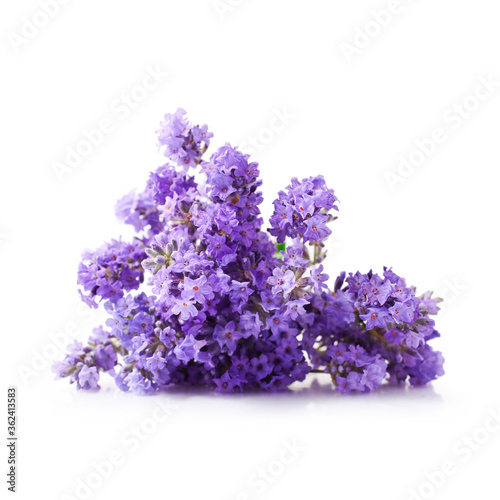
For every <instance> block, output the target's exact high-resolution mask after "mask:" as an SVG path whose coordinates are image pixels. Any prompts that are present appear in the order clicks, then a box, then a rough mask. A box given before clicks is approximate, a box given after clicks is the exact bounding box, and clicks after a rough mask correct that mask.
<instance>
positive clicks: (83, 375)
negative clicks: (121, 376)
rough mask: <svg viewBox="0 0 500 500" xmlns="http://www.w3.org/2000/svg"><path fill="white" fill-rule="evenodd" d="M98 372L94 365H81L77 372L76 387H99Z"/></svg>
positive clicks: (86, 388)
mask: <svg viewBox="0 0 500 500" xmlns="http://www.w3.org/2000/svg"><path fill="white" fill-rule="evenodd" d="M98 382H99V373H98V371H97V368H96V367H95V366H91V367H89V366H87V365H83V366H82V367H81V369H80V372H79V373H78V379H77V386H78V389H84V390H90V389H99V384H98Z"/></svg>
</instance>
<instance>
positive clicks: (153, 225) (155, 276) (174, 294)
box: [54, 110, 443, 393]
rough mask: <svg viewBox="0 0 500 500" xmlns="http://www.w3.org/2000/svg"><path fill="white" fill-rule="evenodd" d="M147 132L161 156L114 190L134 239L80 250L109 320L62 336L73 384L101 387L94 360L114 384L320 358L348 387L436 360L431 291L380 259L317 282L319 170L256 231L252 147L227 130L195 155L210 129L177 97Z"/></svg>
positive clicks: (237, 381)
mask: <svg viewBox="0 0 500 500" xmlns="http://www.w3.org/2000/svg"><path fill="white" fill-rule="evenodd" d="M158 137H159V143H160V146H161V147H164V148H165V150H164V153H165V156H167V158H168V160H169V162H168V163H167V164H165V165H162V166H160V167H159V168H158V169H157V170H156V171H154V172H152V173H151V174H150V177H149V179H148V182H147V184H146V188H145V189H144V190H143V191H142V192H140V193H135V192H134V193H130V194H129V195H127V196H125V197H124V198H122V199H121V200H120V201H119V202H118V205H117V216H118V218H119V219H120V220H121V221H123V222H125V223H127V224H130V225H132V226H133V228H134V229H135V231H136V233H137V234H136V236H135V238H134V239H133V240H132V241H131V242H129V243H126V242H124V241H122V240H121V239H120V240H112V241H111V242H110V243H108V244H106V245H104V246H103V247H101V248H100V249H98V250H97V251H95V252H93V253H87V254H85V255H84V257H83V261H82V263H81V264H80V268H79V272H78V284H79V285H80V286H81V288H82V289H81V290H80V294H81V296H82V299H83V300H84V301H85V302H86V303H87V304H88V305H89V306H91V307H98V305H99V304H101V303H102V305H103V307H104V309H105V311H106V312H107V314H108V319H107V321H106V324H105V325H104V326H102V327H99V328H97V329H95V330H94V331H93V333H92V335H91V337H90V339H89V341H88V343H87V345H86V346H84V345H83V344H81V343H78V342H75V343H74V344H73V345H72V346H70V348H69V351H68V354H67V355H66V357H65V359H64V360H63V361H62V362H60V363H57V364H56V365H55V366H54V370H55V372H56V374H57V376H58V377H69V378H70V381H71V382H76V384H77V387H78V388H79V389H97V388H99V385H98V384H99V377H100V374H101V373H102V372H106V373H108V374H109V375H111V376H112V377H113V378H114V379H115V382H116V384H117V386H118V387H119V388H120V389H122V390H124V391H127V390H133V391H135V392H140V393H149V392H153V391H156V390H159V389H163V388H166V387H168V386H170V385H173V384H185V385H198V386H207V387H210V388H212V389H214V390H215V391H217V392H240V391H246V390H258V389H263V390H267V391H278V390H284V389H286V388H287V387H289V386H290V385H291V384H292V383H293V382H296V381H302V380H304V378H305V377H306V375H307V374H308V373H309V372H311V371H321V372H325V373H328V374H330V376H331V379H332V382H333V383H334V385H335V387H336V390H337V391H339V392H341V393H349V392H352V391H357V392H370V391H372V390H374V389H376V388H377V387H378V386H380V385H381V384H382V382H383V381H384V380H386V379H390V380H395V381H396V382H404V381H406V380H409V382H410V383H411V384H414V385H416V384H424V383H426V382H428V381H430V380H433V379H435V378H437V377H438V376H440V375H442V374H443V370H442V364H443V358H442V356H441V354H440V353H438V352H435V351H433V350H432V349H431V348H430V347H429V345H428V341H429V340H431V339H433V338H435V337H437V336H438V333H437V331H436V330H435V329H434V321H433V320H432V319H431V318H430V315H432V314H435V313H437V311H438V307H437V302H438V300H437V299H433V298H432V296H431V294H429V293H427V294H425V295H423V296H420V297H417V296H416V295H415V289H414V288H413V287H408V286H407V285H406V283H405V281H404V280H403V279H402V278H400V277H399V276H397V275H396V274H395V273H394V272H393V271H392V270H390V269H384V273H383V277H380V276H378V275H376V274H373V273H372V272H371V271H370V272H369V273H368V274H361V273H359V272H357V273H356V274H350V275H349V276H348V277H346V274H345V273H342V274H341V275H340V276H339V277H338V278H337V280H336V281H335V283H334V286H333V289H330V288H329V286H328V275H327V274H325V273H324V268H323V265H322V264H321V262H322V261H323V260H324V258H325V256H326V251H325V240H326V238H327V237H328V236H329V235H330V233H331V230H330V228H329V227H328V226H327V224H328V223H330V222H331V221H333V220H334V219H335V217H334V216H333V215H332V214H331V211H332V210H338V207H337V206H336V202H337V197H336V196H335V193H334V191H333V190H332V189H329V188H328V187H327V186H326V183H325V180H324V179H323V177H321V176H318V177H310V178H307V179H303V180H302V181H299V180H298V179H296V178H294V179H292V181H291V183H290V185H289V186H288V187H287V188H286V191H281V192H280V193H279V196H278V199H277V200H276V201H275V202H274V213H273V215H272V216H271V219H270V228H269V229H268V230H267V231H266V230H263V227H262V226H263V222H264V221H263V219H262V217H261V213H260V208H259V206H260V204H261V203H262V194H261V192H260V191H259V187H260V185H261V180H260V179H259V169H258V165H257V163H255V162H251V161H250V159H249V156H248V155H245V154H243V153H241V152H240V151H239V150H238V149H237V148H233V147H232V146H230V145H229V144H226V145H224V146H222V147H220V148H219V149H218V150H216V151H215V152H214V153H213V154H212V155H211V156H210V158H209V159H204V158H203V155H204V153H205V150H206V149H207V147H208V145H209V141H210V139H211V137H212V134H211V133H210V132H209V131H208V129H207V126H206V125H203V126H201V127H200V126H198V125H196V126H194V125H192V124H191V123H189V121H188V120H187V118H186V116H185V112H184V111H183V110H178V111H177V112H176V113H174V114H173V115H166V116H165V121H164V122H162V124H161V128H160V130H159V131H158ZM197 167H198V168H199V172H198V173H195V174H193V175H189V169H190V168H197Z"/></svg>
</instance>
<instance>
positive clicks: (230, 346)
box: [214, 321, 243, 354]
mask: <svg viewBox="0 0 500 500" xmlns="http://www.w3.org/2000/svg"><path fill="white" fill-rule="evenodd" d="M242 336H243V335H242V333H241V332H239V331H238V330H236V326H235V324H234V321H230V322H229V323H226V324H225V325H224V326H221V325H216V326H215V330H214V339H215V340H217V342H218V343H219V345H220V346H221V348H226V349H227V351H228V352H229V354H232V353H233V352H234V351H235V349H236V341H237V340H239V339H241V338H242Z"/></svg>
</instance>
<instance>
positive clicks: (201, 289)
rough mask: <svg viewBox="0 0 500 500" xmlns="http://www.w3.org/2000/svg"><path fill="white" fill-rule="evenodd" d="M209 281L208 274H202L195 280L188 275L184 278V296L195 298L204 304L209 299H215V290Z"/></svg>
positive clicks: (190, 298) (189, 298) (185, 297)
mask: <svg viewBox="0 0 500 500" xmlns="http://www.w3.org/2000/svg"><path fill="white" fill-rule="evenodd" d="M207 281H208V280H207V277H206V276H200V277H199V278H197V279H195V280H193V279H191V278H188V277H186V278H184V289H183V291H182V298H183V299H187V300H194V301H195V302H198V303H199V304H204V303H205V301H206V300H207V299H213V298H214V291H213V288H212V287H211V286H210V285H209V284H208V282H207Z"/></svg>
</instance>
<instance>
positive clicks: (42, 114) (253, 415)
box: [0, 0, 500, 500]
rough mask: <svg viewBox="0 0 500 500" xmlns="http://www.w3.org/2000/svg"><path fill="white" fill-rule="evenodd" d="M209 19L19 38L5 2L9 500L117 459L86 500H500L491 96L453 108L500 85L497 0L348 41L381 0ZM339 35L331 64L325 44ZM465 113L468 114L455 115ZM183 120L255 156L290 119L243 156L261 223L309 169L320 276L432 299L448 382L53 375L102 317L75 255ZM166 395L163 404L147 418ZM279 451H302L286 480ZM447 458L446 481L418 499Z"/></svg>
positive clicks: (155, 17)
mask: <svg viewBox="0 0 500 500" xmlns="http://www.w3.org/2000/svg"><path fill="white" fill-rule="evenodd" d="M220 3H221V5H226V7H227V9H226V10H224V9H223V8H222V10H219V11H217V9H215V8H214V5H213V3H212V1H211V0H199V1H184V2H181V1H165V0H164V1H159V0H158V1H152V0H150V1H144V2H131V1H118V0H107V1H105V2H102V1H100V2H98V1H96V0H87V1H85V2H83V1H76V0H73V1H70V2H69V3H68V4H67V5H64V6H60V8H59V11H58V12H57V13H56V14H55V15H54V17H53V18H51V19H50V20H49V22H47V24H46V26H43V27H41V28H36V27H35V31H34V35H33V29H32V32H31V35H30V36H32V38H31V39H29V40H28V39H27V38H25V39H24V42H20V40H22V39H20V38H19V37H21V36H23V35H22V33H23V32H22V30H23V26H25V24H26V21H24V20H23V18H24V17H26V18H27V19H28V20H32V19H33V17H34V16H36V15H37V13H38V12H39V11H40V7H39V5H38V4H37V3H36V2H35V1H32V0H29V1H28V0H23V1H16V2H3V3H2V7H1V12H0V19H1V21H0V23H1V31H2V40H3V43H2V44H1V47H0V51H1V57H2V59H1V60H2V73H3V76H2V79H1V81H0V85H1V92H0V96H1V97H0V98H1V110H2V111H1V126H2V138H3V140H2V147H1V150H0V155H1V173H2V179H1V183H0V203H1V205H0V207H1V208H0V234H1V246H0V262H1V265H2V273H1V283H2V287H1V297H0V303H1V307H2V315H1V323H2V336H3V339H4V346H5V343H6V344H7V348H6V349H5V347H4V349H3V356H2V371H3V375H4V376H3V377H2V380H3V386H4V387H6V386H7V385H16V386H17V387H18V392H19V402H18V403H19V408H18V409H19V422H18V423H19V428H18V434H19V442H18V446H19V447H18V453H19V475H18V498H22V499H33V498H42V499H60V498H68V497H65V496H64V494H68V495H72V496H73V497H74V498H78V497H77V496H76V494H75V487H76V485H77V480H79V479H81V480H87V479H88V477H89V474H92V472H93V470H94V469H93V465H92V462H94V461H95V462H102V461H104V460H108V457H109V455H110V453H112V452H115V451H117V452H119V453H121V454H122V457H123V461H122V463H121V465H119V466H116V467H115V468H114V470H113V472H112V474H111V475H110V477H108V478H106V479H104V481H103V482H102V484H101V485H100V486H99V487H98V488H96V489H92V493H91V498H103V499H104V498H106V499H107V498H119V497H120V496H121V497H124V498H175V499H193V498H204V499H209V500H211V499H214V500H215V499H217V500H226V499H227V500H232V499H236V498H238V494H239V493H246V494H248V497H249V498H252V499H253V498H262V499H267V498H269V499H271V498H273V499H276V498H287V499H300V498H305V497H307V498H309V499H320V498H356V499H358V498H359V499H362V498H371V499H389V500H390V499H407V498H410V494H411V493H410V492H411V490H412V489H414V490H416V491H417V492H418V491H419V488H420V493H422V495H423V496H422V497H421V498H424V497H425V496H426V495H427V498H430V497H432V498H438V499H454V500H455V499H461V498H471V497H472V496H474V497H479V498H484V497H485V494H483V493H481V491H483V492H485V491H489V496H488V498H497V497H498V495H499V487H498V462H499V459H500V456H499V451H500V447H499V439H500V437H499V435H498V434H500V433H499V432H497V433H495V432H494V429H496V428H497V427H498V426H497V427H495V428H494V427H492V426H491V425H493V424H492V421H491V420H488V415H489V412H490V411H496V412H497V413H498V411H499V410H500V397H499V389H498V382H499V374H498V351H499V348H500V341H499V328H498V321H497V313H498V305H497V302H496V300H497V297H498V286H499V273H498V266H497V258H498V255H499V239H498V215H499V210H498V181H499V175H498V168H499V161H500V152H499V149H498V137H499V133H500V121H499V116H500V115H499V111H500V97H499V96H498V95H497V94H500V87H497V88H496V89H493V91H492V92H491V95H490V96H489V97H487V98H485V99H484V100H483V101H481V102H479V103H478V102H477V101H475V100H474V99H473V98H471V99H468V98H469V97H470V96H473V95H474V93H475V91H476V88H477V86H478V85H479V83H480V79H481V78H484V79H492V80H493V81H495V82H500V57H499V48H500V31H499V29H498V20H499V15H500V9H499V5H498V2H495V1H494V0H474V1H472V0H469V1H466V0H458V1H457V0H440V1H431V0H418V1H417V0H414V1H413V2H411V1H409V0H401V2H400V7H399V11H398V12H397V13H395V14H392V15H391V18H390V20H389V22H388V23H387V22H386V23H385V24H387V25H386V26H385V27H382V28H380V25H374V24H373V23H371V24H369V25H368V30H369V31H370V30H371V31H370V33H371V34H370V37H369V38H368V41H366V40H365V41H364V43H365V45H366V47H364V48H359V44H360V43H361V44H362V43H363V39H362V38H363V37H362V35H360V31H359V30H365V27H366V24H367V23H368V22H369V21H370V20H373V19H374V18H373V14H372V11H374V12H376V13H377V12H380V11H381V10H383V9H387V8H388V2H387V1H378V0H377V1H375V0H370V1H368V0H357V1H356V2H352V1H346V0H345V1H338V2H331V1H326V0H324V1H319V0H318V1H309V2H305V1H300V2H299V1H290V0H272V1H269V0H268V1H264V0H261V1H257V0H253V1H250V0H246V1H245V0H244V1H242V2H240V3H239V5H236V4H238V2H237V1H236V0H233V3H234V4H235V6H231V4H230V3H229V1H227V2H226V0H223V1H222V2H220ZM37 20H38V23H40V22H42V23H43V15H42V17H39V18H37ZM26 30H28V32H29V28H24V32H25V33H26ZM377 32H380V33H378V34H377ZM356 34H357V38H356V42H357V43H358V48H356V52H357V53H353V54H351V55H352V57H351V58H350V61H348V59H349V58H348V57H346V55H345V53H344V51H343V49H342V47H344V49H345V48H346V47H347V45H342V44H343V43H344V44H354V42H355V36H356ZM16 37H17V38H16ZM148 67H149V68H155V67H159V68H160V70H161V71H164V72H168V73H169V75H168V77H165V78H164V79H163V81H162V82H161V83H160V84H158V85H157V88H156V89H153V90H150V91H148V92H147V93H146V95H143V94H141V93H140V90H135V91H134V88H135V87H136V86H137V85H139V84H141V82H142V81H143V79H144V77H145V76H146V74H147V68H148ZM131 92H135V95H138V96H140V97H141V98H142V97H145V98H144V100H143V101H142V102H140V103H137V105H136V107H135V109H132V110H130V109H129V111H130V113H129V114H128V115H127V116H124V115H125V113H126V111H124V110H123V108H121V109H122V111H121V113H118V112H117V108H116V106H117V99H118V100H120V99H121V98H122V97H121V96H122V94H130V93H131ZM480 92H481V90H480ZM481 96H483V97H484V96H485V93H484V91H483V92H482V93H481ZM464 100H467V105H468V106H469V108H471V110H472V108H475V107H476V104H477V109H475V110H473V111H471V112H470V113H469V116H468V117H467V118H463V119H460V120H458V119H456V118H453V116H455V117H456V113H457V111H456V110H454V108H453V107H454V106H456V105H462V103H463V102H464ZM179 106H180V107H183V108H185V109H186V110H187V111H188V113H189V116H190V117H191V118H192V120H193V121H194V122H195V123H205V122H206V123H208V125H209V127H210V129H211V130H212V131H213V132H214V134H215V138H214V140H213V146H215V147H216V146H219V145H222V144H223V143H224V142H226V141H229V142H231V143H232V144H234V145H236V144H242V143H244V142H247V141H248V138H249V137H250V136H258V135H259V134H260V136H261V137H263V138H264V140H267V139H269V137H270V135H269V133H268V132H266V131H264V132H263V130H264V129H266V128H267V127H269V124H270V121H271V120H272V118H273V116H274V115H275V113H276V111H275V110H278V111H283V110H286V112H287V113H288V114H292V115H294V117H293V119H290V120H289V123H288V124H286V125H285V126H284V127H283V129H282V130H281V131H279V132H276V133H274V135H273V137H272V139H271V140H268V141H267V142H268V143H267V144H265V145H262V148H261V151H259V152H258V154H257V160H258V161H259V162H260V165H261V174H262V177H263V180H264V187H263V190H264V194H265V206H264V212H265V213H266V214H269V211H270V207H271V202H272V200H273V199H274V196H275V193H276V192H277V191H278V190H279V189H281V188H283V187H284V186H286V185H287V183H288V181H289V179H290V177H291V176H298V177H299V178H302V177H305V176H309V175H316V174H323V175H325V177H326V179H327V182H328V184H329V185H330V187H333V188H334V189H335V191H336V194H337V195H338V197H339V198H340V201H341V210H340V214H339V215H340V218H339V220H338V221H336V222H335V223H334V227H333V229H334V235H333V241H332V243H331V246H330V262H329V263H328V270H329V271H330V273H331V275H332V276H333V275H335V274H336V273H338V272H339V271H341V270H346V271H356V270H357V269H360V270H362V271H364V272H366V271H367V270H368V269H370V268H373V269H374V270H376V271H378V272H380V271H381V270H382V266H383V265H389V266H393V267H394V270H395V271H396V272H397V273H399V274H401V275H403V276H405V277H406V278H407V280H408V281H409V282H410V283H412V284H415V285H416V286H417V288H418V290H420V291H422V292H423V291H425V290H427V289H431V290H434V291H435V292H437V293H438V294H442V295H444V296H445V298H446V301H445V303H444V306H443V310H442V311H441V313H440V315H439V316H438V317H437V326H438V329H439V330H440V331H441V332H442V335H443V336H442V338H441V339H438V340H436V341H434V342H433V345H434V346H435V347H437V348H438V349H441V350H442V351H443V352H444V355H445V358H446V365H445V368H446V372H447V373H446V376H445V377H443V378H442V379H441V380H439V381H437V382H435V383H434V384H432V386H430V387H427V388H423V389H418V390H415V389H412V390H404V389H401V390H389V389H384V390H379V391H378V392H377V393H376V394H373V395H370V396H359V397H358V396H355V397H339V396H338V395H336V394H332V393H331V391H330V389H329V387H328V381H327V380H324V379H318V380H319V385H317V386H314V385H313V387H312V388H311V387H309V386H310V384H309V383H308V384H302V385H301V386H299V387H297V388H296V390H295V391H293V392H292V393H291V394H289V395H278V396H275V395H272V396H269V395H251V396H244V395H243V396H217V395H212V394H206V393H203V392H191V391H172V393H169V394H166V395H165V394H162V395H159V396H154V397H138V396H136V395H133V394H124V393H120V392H119V391H118V390H117V389H115V388H114V387H113V384H112V383H108V382H105V381H103V384H102V385H103V390H102V391H101V392H100V393H97V394H96V393H85V392H83V391H78V392H77V391H76V390H75V388H74V387H73V386H69V384H67V383H66V381H59V382H53V381H52V374H51V372H50V369H49V364H50V363H51V362H49V361H47V358H51V357H57V358H60V357H62V351H61V349H59V348H57V346H55V344H54V338H56V337H54V335H56V334H61V332H64V331H65V330H66V331H68V330H71V331H74V328H76V329H77V330H78V331H77V332H76V334H73V336H75V335H76V336H77V337H78V338H80V339H82V340H83V339H85V338H86V336H87V335H88V333H89V332H90V329H91V327H92V326H93V325H94V324H97V322H98V318H97V317H95V316H92V314H90V315H88V313H87V312H86V311H85V309H79V308H78V307H79V300H78V295H77V291H76V284H75V282H76V269H77V264H78V260H79V256H80V253H81V251H82V250H84V249H86V248H89V249H92V248H95V247H97V246H99V245H100V244H101V243H102V242H103V241H104V240H107V239H110V238H111V237H116V236H118V235H120V234H129V233H128V230H127V228H123V227H121V226H119V225H118V224H117V223H116V221H115V219H114V204H115V201H116V200H117V199H118V198H119V197H120V196H122V195H123V194H125V193H127V192H128V191H130V190H131V189H133V188H135V187H137V188H142V187H143V185H144V183H145V180H146V178H147V174H148V172H149V171H151V170H153V169H154V168H156V167H157V166H158V165H160V164H161V163H162V162H163V159H162V157H161V156H160V154H159V153H158V151H157V148H156V136H155V133H154V132H155V130H156V128H157V126H158V124H159V122H160V120H161V119H162V116H163V114H164V113H166V112H173V111H174V110H175V109H176V108H177V107H179ZM455 109H457V108H455ZM104 118H107V119H109V120H111V121H112V123H113V124H114V129H113V131H112V132H111V133H109V134H106V136H105V137H104V139H103V141H102V143H101V144H100V145H99V146H97V147H95V148H94V149H93V150H92V151H91V153H90V154H89V155H88V156H87V157H86V158H85V159H84V160H83V161H82V162H81V163H80V164H79V165H78V166H76V167H75V168H74V169H73V170H72V171H71V172H66V173H65V174H64V175H63V176H62V179H61V180H59V179H58V177H57V176H56V174H55V172H54V169H53V165H54V162H64V161H65V155H66V152H67V148H68V146H69V147H76V146H77V144H78V143H79V142H80V141H81V140H82V139H83V138H84V136H83V133H84V130H90V129H93V128H95V127H97V126H98V124H99V122H100V121H101V120H102V119H104ZM273 123H274V122H273ZM436 128H441V129H443V131H444V133H445V134H446V140H445V141H444V142H442V144H439V145H437V146H436V147H435V151H434V152H433V153H432V154H431V155H430V156H429V157H428V158H426V159H425V161H424V162H423V163H422V164H421V165H419V166H418V167H416V168H415V169H414V171H413V172H410V173H408V170H407V171H406V172H405V175H406V177H404V178H403V177H401V179H400V180H402V182H400V183H399V184H397V185H396V186H395V188H394V189H391V188H390V186H389V183H388V181H387V178H386V175H387V172H393V173H394V174H397V175H399V174H398V171H397V168H398V164H399V162H400V160H398V157H400V155H402V156H405V157H408V156H409V155H410V153H411V152H412V150H414V149H415V148H416V145H415V141H416V140H425V139H428V138H429V137H431V136H432V134H433V130H434V129H436ZM417 155H418V154H417ZM59 336H61V335H59ZM63 336H64V335H63ZM24 369H30V370H32V371H31V372H29V376H28V375H26V372H23V370H24ZM23 373H24V375H23ZM312 378H313V379H314V376H312ZM160 402H164V403H165V402H168V403H169V404H172V405H176V407H177V409H176V410H175V411H174V412H173V414H172V415H171V416H170V417H169V418H168V419H167V420H166V421H165V422H162V423H160V424H155V425H153V424H154V421H152V420H151V417H152V416H154V415H159V413H158V411H159V410H155V407H156V406H157V405H158V404H159V403H160ZM2 407H3V408H5V406H4V403H2ZM485 424H486V425H488V424H491V425H490V426H489V428H490V431H489V432H488V431H482V430H481V428H482V427H484V425H485ZM4 425H6V424H4ZM141 425H142V426H145V429H146V430H147V431H150V430H151V429H152V428H153V427H154V426H156V429H154V431H152V432H151V433H150V434H149V435H147V436H146V439H145V440H144V441H143V442H141V443H140V446H139V447H138V449H137V450H135V449H133V448H134V447H133V446H132V444H130V441H127V439H128V438H129V437H130V432H131V431H132V430H133V427H134V426H139V427H140V426H141ZM464 435H474V436H475V437H476V438H477V439H478V440H480V441H481V442H482V443H483V444H481V445H480V446H477V447H476V445H475V444H474V443H472V445H470V444H468V445H466V444H464V442H462V440H463V439H464ZM294 440H295V441H296V443H297V445H298V446H299V447H300V448H301V450H302V451H300V452H299V454H298V456H297V457H296V459H295V460H294V461H293V463H289V464H286V465H284V466H280V465H279V464H278V463H277V462H276V460H278V459H279V457H280V453H281V452H282V450H283V449H284V445H283V442H284V441H287V442H289V443H293V442H294ZM127 443H128V444H127ZM471 446H472V447H474V450H473V451H469V452H468V451H467V450H471ZM4 450H6V448H4ZM4 453H5V452H4ZM4 453H2V456H3V455H4ZM1 460H2V461H3V460H5V461H6V457H5V458H1ZM444 461H451V462H452V463H453V464H454V466H455V468H454V469H453V470H454V472H455V473H454V474H452V475H450V476H446V478H445V479H444V480H443V481H442V482H443V483H444V484H443V485H442V486H441V487H440V488H435V487H433V486H431V487H429V485H427V486H426V485H425V482H426V481H428V479H427V477H426V474H432V473H434V472H435V471H437V470H439V469H440V468H441V466H442V464H443V462H444ZM2 463H5V462H2ZM269 464H271V469H272V471H274V472H275V474H276V477H273V476H270V477H271V478H272V482H271V483H265V484H266V487H265V489H264V491H263V492H261V491H260V489H259V488H257V487H256V486H255V485H252V484H250V483H249V482H248V481H249V480H250V481H252V477H254V476H252V475H253V474H254V473H257V472H258V470H259V468H264V469H267V467H268V466H269ZM3 467H4V466H2V470H4V468H3ZM5 467H6V466H5ZM438 476H439V474H436V475H435V477H438ZM2 477H5V476H2ZM94 479H95V477H94ZM2 483H3V481H2ZM1 488H2V490H4V491H5V490H6V484H2V486H1ZM240 498H245V497H244V496H242V497H240Z"/></svg>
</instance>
